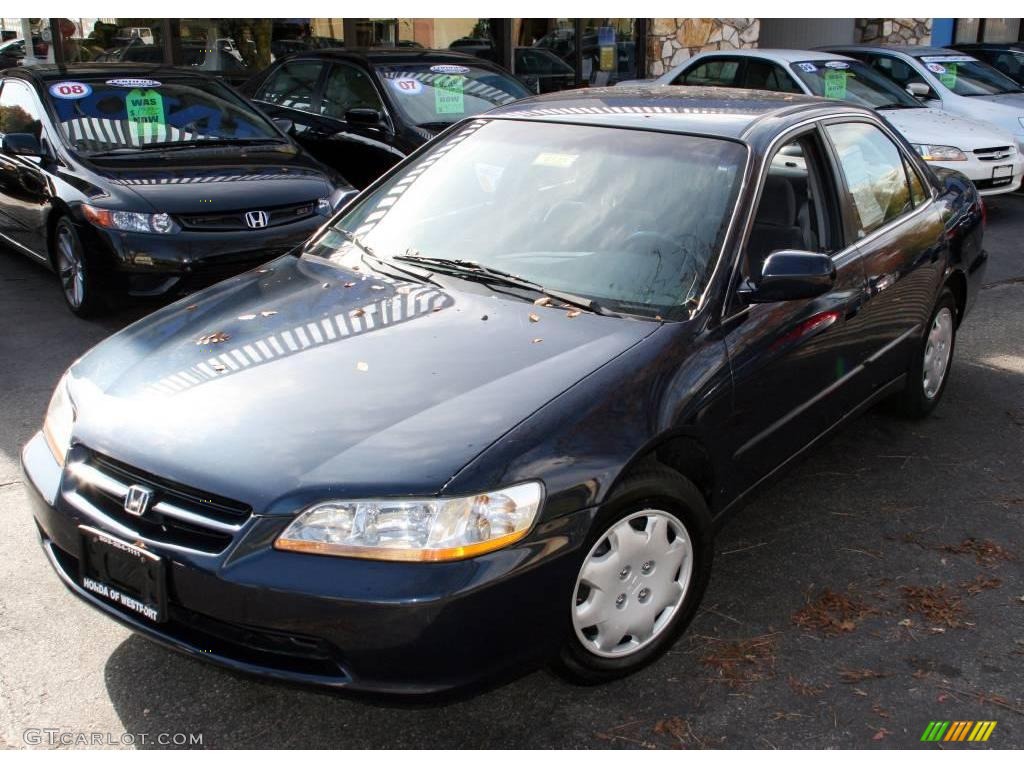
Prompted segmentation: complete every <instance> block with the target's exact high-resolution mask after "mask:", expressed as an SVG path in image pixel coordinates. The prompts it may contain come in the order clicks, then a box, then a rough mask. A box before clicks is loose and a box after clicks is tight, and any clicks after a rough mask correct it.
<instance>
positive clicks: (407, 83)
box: [389, 77, 423, 96]
mask: <svg viewBox="0 0 1024 768" xmlns="http://www.w3.org/2000/svg"><path fill="white" fill-rule="evenodd" d="M389 82H390V83H391V85H392V87H393V88H394V89H395V90H396V91H398V92H399V93H408V94H410V95H413V96H415V95H416V94H418V93H421V92H422V91H423V83H421V82H420V81H419V80H417V79H416V78H415V77H396V78H394V79H393V80H390V81H389Z"/></svg>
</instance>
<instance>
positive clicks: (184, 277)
mask: <svg viewBox="0 0 1024 768" xmlns="http://www.w3.org/2000/svg"><path fill="white" fill-rule="evenodd" d="M354 194H355V190H353V189H352V187H351V186H349V185H348V184H347V183H346V182H345V181H344V179H343V178H341V177H340V176H339V175H338V174H337V173H336V172H334V171H331V170H330V169H328V168H326V167H324V166H323V165H321V164H320V163H318V162H317V161H316V160H314V159H313V158H312V157H310V156H309V155H308V154H306V153H305V151H304V150H302V149H301V148H299V147H298V146H297V145H296V144H295V143H294V141H292V139H290V138H289V137H288V136H286V135H285V134H284V133H282V132H281V131H280V130H279V129H278V128H277V127H276V126H275V125H274V124H273V123H272V122H271V121H270V120H268V119H267V118H266V117H265V116H263V115H262V114H260V113H259V112H258V111H257V110H255V109H253V108H252V106H251V105H250V104H249V103H248V102H246V101H245V100H244V99H243V98H242V97H241V96H239V95H237V94H236V93H235V92H233V91H232V90H231V89H230V88H229V87H228V86H226V85H225V84H223V83H222V82H220V81H218V80H215V79H213V78H210V77H206V76H203V75H200V74H198V73H196V74H193V73H189V72H188V71H183V70H181V69H162V68H154V67H148V66H141V65H140V66H132V65H126V64H121V65H118V66H116V67H115V66H109V65H95V64H83V65H77V66H67V67H60V68H58V67H55V66H52V65H40V66H36V67H26V68H18V69H13V70H8V71H6V72H5V73H3V75H2V77H0V239H2V240H3V241H4V242H5V243H6V244H9V245H13V246H14V247H15V248H17V249H18V250H19V251H21V252H23V253H26V254H28V255H29V256H31V257H32V258H34V259H36V260H38V261H39V262H41V263H42V264H45V265H47V266H49V267H51V268H52V269H53V270H54V271H55V272H57V273H58V275H59V277H60V281H61V286H62V288H63V292H64V298H65V300H66V301H67V304H68V306H69V307H70V308H71V310H72V311H73V312H75V313H76V314H78V315H83V316H84V315H89V314H94V313H97V312H100V311H102V310H104V309H106V308H107V307H108V306H110V305H111V304H112V303H116V302H118V301H119V300H121V299H122V298H123V296H124V294H130V295H133V296H158V295H164V294H169V293H170V294H174V293H178V292H182V291H187V290H192V289H195V288H196V287H200V286H202V285H205V284H209V283H210V282H213V281H215V280H217V279H221V278H223V277H227V276H229V275H232V274H236V273H238V272H241V271H243V270H244V269H248V268H249V267H251V266H253V265H255V264H258V263H261V262H263V261H267V260H269V259H271V258H273V257H275V256H279V255H280V254H282V253H284V252H286V251H288V250H289V249H291V248H293V247H295V246H296V245H298V244H300V243H302V242H303V241H304V240H305V239H306V238H308V237H309V235H310V234H311V233H312V232H313V231H314V230H315V229H317V228H319V227H320V226H321V225H322V224H323V223H324V222H325V221H326V220H327V217H328V216H330V215H331V214H332V213H333V212H334V210H335V209H337V207H338V206H339V205H340V204H341V203H342V202H343V201H344V200H345V199H346V198H347V197H348V196H350V195H354Z"/></svg>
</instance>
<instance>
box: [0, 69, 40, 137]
mask: <svg viewBox="0 0 1024 768" xmlns="http://www.w3.org/2000/svg"><path fill="white" fill-rule="evenodd" d="M42 128H43V126H42V123H41V122H40V120H39V108H38V107H37V106H36V101H35V98H34V97H33V95H32V92H31V91H30V90H29V89H28V87H27V86H25V85H22V84H21V83H19V82H17V81H15V80H5V81H4V83H3V85H2V86H0V134H4V133H32V134H35V135H36V136H37V137H41V136H42Z"/></svg>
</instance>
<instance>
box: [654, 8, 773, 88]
mask: <svg viewBox="0 0 1024 768" xmlns="http://www.w3.org/2000/svg"><path fill="white" fill-rule="evenodd" d="M647 28H648V30H649V31H648V35H647V76H648V77H658V76H660V75H663V74H665V72H667V71H668V70H670V69H672V68H673V67H675V66H677V65H679V64H682V63H683V62H684V61H686V60H687V59H688V58H690V57H691V56H693V55H694V54H697V53H700V52H701V51H724V50H730V49H735V48H756V47H757V39H758V37H759V36H760V33H761V22H760V21H759V20H758V19H651V20H650V23H649V24H648V27H647Z"/></svg>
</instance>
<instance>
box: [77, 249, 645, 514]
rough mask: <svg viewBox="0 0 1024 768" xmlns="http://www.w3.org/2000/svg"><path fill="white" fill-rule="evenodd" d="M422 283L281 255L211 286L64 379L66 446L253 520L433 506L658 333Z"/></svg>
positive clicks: (479, 290) (452, 284) (464, 286)
mask: <svg viewBox="0 0 1024 768" xmlns="http://www.w3.org/2000/svg"><path fill="white" fill-rule="evenodd" d="M438 280H441V281H443V283H444V287H439V286H435V285H431V284H422V283H418V282H403V281H401V280H398V279H393V278H389V277H386V276H383V275H381V274H378V273H373V272H370V271H369V270H368V269H367V268H366V267H365V266H364V267H363V268H362V269H361V270H360V271H354V270H347V269H344V268H341V267H338V266H335V265H331V264H327V263H325V262H320V261H317V260H313V259H309V258H302V259H298V258H295V257H292V256H286V257H282V258H281V259H278V260H276V261H273V262H270V263H269V264H267V265H265V266H264V267H262V268H260V269H259V270H254V271H252V272H249V273H246V274H244V275H241V276H239V277H237V278H233V279H231V280H228V281H225V282H224V283H220V284H219V285H217V286H214V287H213V288H210V289H207V290H206V291H204V292H201V293H199V294H195V295H193V296H192V297H189V298H187V299H184V300H182V301H180V302H178V303H177V304H173V305H171V306H169V307H166V308H164V309H162V310H160V311H158V312H156V313H155V314H153V315H151V316H149V317H147V318H145V319H143V320H141V321H139V322H138V323H136V324H134V325H132V326H130V327H129V328H126V329H125V330H123V331H121V332H120V333H118V334H115V335H114V336H112V337H110V338H109V339H108V340H106V341H104V342H103V343H101V344H100V345H99V346H97V347H96V348H95V349H93V350H92V351H91V352H89V353H88V354H87V355H86V356H85V357H84V358H82V359H81V360H80V361H78V362H77V363H76V364H75V365H74V366H73V367H72V369H71V371H70V376H69V389H70V392H71V396H72V399H73V401H74V403H75V408H76V412H77V421H76V424H75V429H74V439H75V441H76V442H80V443H83V444H85V445H86V446H88V447H89V448H91V449H93V450H95V451H98V452H100V453H103V454H106V455H108V456H111V457H113V458H115V459H118V460H120V461H123V462H126V463H128V464H131V465H132V466H135V467H137V468H139V469H142V470H144V471H146V472H150V473H152V474H155V475H158V476H161V477H164V478H168V479H170V480H173V481H176V482H178V483H183V484H185V485H189V486H191V487H194V488H198V489H202V490H204V491H208V492H211V493H217V494H220V495H223V496H227V497H229V498H234V499H237V500H239V501H243V502H245V503H248V504H251V505H252V506H253V507H254V508H255V509H256V510H257V511H261V510H262V511H265V512H271V513H273V512H280V513H282V514H283V513H293V512H294V511H295V508H296V504H299V503H302V502H299V501H296V498H297V497H301V499H303V500H305V501H306V502H307V503H308V500H312V499H315V498H324V497H325V495H326V494H329V495H335V496H336V495H340V496H346V497H351V496H357V497H358V496H366V495H374V494H392V495H394V494H398V495H403V494H435V493H437V492H438V491H439V490H440V489H441V488H442V487H443V486H444V484H445V483H446V482H447V481H448V480H449V479H450V478H451V477H452V476H453V475H455V473H456V472H457V471H458V470H459V469H461V468H462V467H463V466H465V465H466V464H467V463H468V462H469V461H470V460H471V459H472V458H473V457H475V456H476V455H477V454H479V453H480V452H481V451H482V450H483V449H484V448H486V447H487V446H488V445H489V444H491V443H492V442H493V441H494V440H496V439H497V438H499V437H500V436H501V435H503V434H504V433H505V432H507V431H508V430H509V429H511V428H512V427H513V426H515V425H516V424H518V423H519V422H521V421H522V420H523V419H525V418H526V417H528V416H529V415H530V414H531V413H533V412H534V411H536V410H537V409H538V408H540V407H541V406H542V405H544V404H545V403H547V402H548V401H550V400H551V399H553V398H555V397H556V396H558V395H559V394H561V393H562V392H563V391H565V390H566V389H567V388H569V387H570V386H572V385H573V384H574V383H576V382H577V381H579V380H580V379H582V378H583V377H585V376H587V375H588V374H589V373H591V372H593V371H594V370H596V369H597V368H599V367H600V366H602V365H604V364H605V363H607V362H608V361H610V360H611V359H612V358H614V357H616V356H617V355H619V354H621V353H622V352H624V351H625V350H627V349H628V348H630V347H631V346H633V345H635V344H636V343H638V342H639V341H641V340H642V339H643V338H644V337H646V336H647V335H649V334H650V333H652V332H653V331H654V330H656V329H657V328H658V327H659V324H658V323H655V322H649V321H642V320H636V319H626V318H616V317H605V316H598V315H594V314H590V313H587V312H581V313H580V314H578V315H575V314H574V315H573V316H570V315H569V313H568V312H567V311H566V310H565V309H554V308H548V307H537V306H534V305H533V304H531V303H530V302H529V301H523V300H521V299H515V298H512V297H507V296H503V295H500V294H498V293H497V292H496V291H492V290H490V289H488V288H485V287H484V286H481V285H479V284H471V283H467V282H465V281H461V280H457V279H455V278H443V277H440V276H439V277H438ZM531 315H533V317H535V318H536V320H534V319H533V318H532V317H531Z"/></svg>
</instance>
